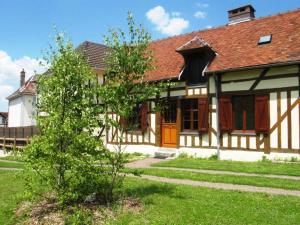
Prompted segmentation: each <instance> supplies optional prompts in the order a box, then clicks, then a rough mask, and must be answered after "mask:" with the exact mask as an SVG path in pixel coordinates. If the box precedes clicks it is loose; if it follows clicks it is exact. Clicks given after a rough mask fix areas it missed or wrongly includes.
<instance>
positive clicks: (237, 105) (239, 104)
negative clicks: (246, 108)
mask: <svg viewBox="0 0 300 225" xmlns="http://www.w3.org/2000/svg"><path fill="white" fill-rule="evenodd" d="M233 111H234V129H236V130H243V97H240V96H238V97H234V98H233Z"/></svg>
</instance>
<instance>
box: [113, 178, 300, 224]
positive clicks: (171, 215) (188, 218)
mask: <svg viewBox="0 0 300 225" xmlns="http://www.w3.org/2000/svg"><path fill="white" fill-rule="evenodd" d="M125 189H126V190H125V191H126V192H127V193H129V194H130V195H131V196H137V197H139V198H141V201H142V205H143V206H142V210H141V211H140V212H135V211H133V212H130V211H129V212H126V211H125V212H123V213H120V214H119V215H118V217H117V218H116V219H115V220H112V221H108V222H107V224H116V225H118V224H131V225H135V224H153V225H156V224H157V225H158V224H173V225H177V224H178V225H179V224H180V225H182V224H222V225H226V224H228V225H229V224H230V225H237V224H241V225H246V224H299V221H300V201H299V198H296V197H287V196H270V195H266V194H258V193H246V192H234V191H224V190H214V189H208V188H199V187H191V186H185V185H172V184H161V183H158V182H150V181H145V180H137V179H129V180H127V182H126V187H125Z"/></svg>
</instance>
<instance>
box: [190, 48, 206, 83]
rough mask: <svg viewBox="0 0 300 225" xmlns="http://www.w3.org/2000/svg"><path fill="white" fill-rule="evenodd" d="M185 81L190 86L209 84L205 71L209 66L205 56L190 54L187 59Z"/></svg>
mask: <svg viewBox="0 0 300 225" xmlns="http://www.w3.org/2000/svg"><path fill="white" fill-rule="evenodd" d="M185 61H186V67H185V79H186V82H187V84H188V85H197V84H203V83H206V82H207V78H206V77H205V76H203V71H204V69H205V67H206V66H207V64H208V60H207V57H205V55H204V54H190V55H188V56H186V57H185Z"/></svg>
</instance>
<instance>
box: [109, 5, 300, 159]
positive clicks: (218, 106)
mask: <svg viewBox="0 0 300 225" xmlns="http://www.w3.org/2000/svg"><path fill="white" fill-rule="evenodd" d="M228 15H229V23H228V24H227V25H224V26H220V27H216V28H211V29H207V30H203V31H195V32H192V33H188V34H184V35H179V36H175V37H170V38H166V39H161V40H157V41H154V42H152V43H151V45H150V48H151V49H152V50H153V52H154V56H155V59H156V65H155V66H156V69H155V70H153V71H151V72H149V74H148V79H149V80H151V81H155V82H158V81H159V82H163V81H164V80H171V81H174V82H176V85H175V86H172V87H170V88H169V89H168V90H166V92H164V93H162V95H161V96H160V97H161V98H164V99H165V100H166V102H167V107H166V109H165V110H163V111H162V112H156V111H154V110H153V109H154V105H155V101H149V102H148V103H147V104H141V107H140V114H138V115H139V118H138V121H140V126H139V129H136V130H131V131H128V132H127V133H126V134H125V136H124V145H126V150H127V151H139V152H144V153H149V154H154V153H155V152H159V151H162V150H168V151H169V152H174V153H176V154H178V153H180V152H186V153H188V154H191V155H197V156H201V157H208V156H211V155H212V154H217V153H218V154H219V155H220V158H221V159H232V160H247V161H253V160H260V159H262V157H263V156H267V157H268V158H271V159H276V158H279V159H285V158H291V157H298V158H300V130H299V129H300V128H299V123H300V122H299V121H300V119H299V117H300V98H299V95H300V10H299V9H297V10H293V11H289V12H285V13H281V14H277V15H272V16H268V17H263V18H257V19H256V18H255V10H254V8H253V7H252V6H251V5H247V6H244V7H240V8H237V9H233V10H230V11H228ZM112 117H114V118H115V119H118V118H117V115H112ZM117 135H118V132H117V130H114V129H109V130H107V134H106V139H107V143H108V144H109V146H111V145H113V144H114V143H115V141H116V140H117Z"/></svg>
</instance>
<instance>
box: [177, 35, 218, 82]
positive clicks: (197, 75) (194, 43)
mask: <svg viewBox="0 0 300 225" xmlns="http://www.w3.org/2000/svg"><path fill="white" fill-rule="evenodd" d="M176 51H177V52H178V53H180V54H181V55H182V56H183V58H184V64H185V65H184V70H183V72H182V74H181V76H180V78H181V79H184V80H185V81H186V83H187V85H189V86H193V85H201V84H205V83H206V82H207V78H206V77H205V76H204V70H205V69H206V67H207V66H208V65H209V63H210V62H211V61H212V60H213V58H214V57H215V56H216V52H215V51H214V50H213V48H212V47H211V46H210V45H209V44H208V43H207V42H205V41H204V40H203V39H202V38H200V37H198V36H196V37H194V38H193V39H192V40H190V41H188V42H187V43H185V44H184V45H182V46H180V47H179V48H177V49H176Z"/></svg>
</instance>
